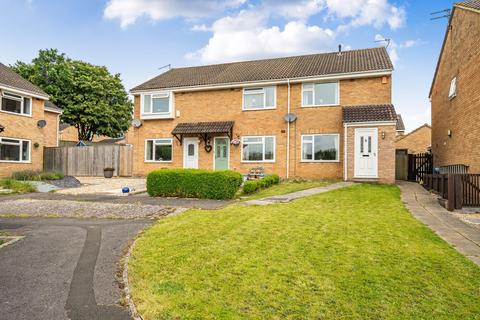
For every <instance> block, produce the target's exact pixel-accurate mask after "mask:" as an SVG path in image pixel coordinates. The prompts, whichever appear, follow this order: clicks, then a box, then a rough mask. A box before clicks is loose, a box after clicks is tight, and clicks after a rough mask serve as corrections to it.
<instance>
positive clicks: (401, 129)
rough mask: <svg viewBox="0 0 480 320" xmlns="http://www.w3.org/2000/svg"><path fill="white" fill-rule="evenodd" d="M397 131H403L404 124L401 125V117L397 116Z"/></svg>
mask: <svg viewBox="0 0 480 320" xmlns="http://www.w3.org/2000/svg"><path fill="white" fill-rule="evenodd" d="M397 131H405V124H404V123H403V119H402V115H401V114H400V113H399V114H397Z"/></svg>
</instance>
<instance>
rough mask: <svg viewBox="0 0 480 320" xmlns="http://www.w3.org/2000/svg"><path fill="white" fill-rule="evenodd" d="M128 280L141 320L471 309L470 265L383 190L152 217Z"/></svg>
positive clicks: (478, 284)
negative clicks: (151, 223)
mask: <svg viewBox="0 0 480 320" xmlns="http://www.w3.org/2000/svg"><path fill="white" fill-rule="evenodd" d="M129 275H130V285H131V290H132V296H133V299H134V301H135V303H136V305H137V307H138V310H139V312H140V313H141V314H142V316H143V317H144V319H146V320H148V319H214V318H215V319H216V318H218V319H245V318H246V319H473V318H476V317H478V315H479V314H480V304H479V303H478V301H479V299H480V268H479V267H478V266H476V265H475V264H474V263H473V262H471V261H470V260H468V259H467V258H465V257H464V256H462V255H461V254H460V253H458V252H457V251H455V249H453V248H452V247H451V246H449V245H448V244H447V243H446V242H444V241H443V240H441V239H440V238H439V237H438V236H436V235H435V234H434V233H433V232H432V231H431V230H430V229H428V228H427V227H426V226H424V225H423V224H421V223H420V222H419V221H417V220H416V219H415V218H413V217H412V215H411V214H410V213H409V212H408V211H407V210H406V209H405V207H404V205H403V204H402V202H401V200H400V192H399V189H398V188H397V187H394V186H382V185H359V186H353V187H350V188H344V189H339V190H335V191H332V192H328V193H324V194H320V195H316V196H312V197H308V198H303V199H299V200H296V201H293V202H291V203H288V204H277V205H269V206H262V207H259V206H248V207H244V206H240V205H235V206H230V207H227V208H225V209H222V210H215V211H201V210H191V211H188V212H185V213H183V214H181V215H178V216H175V217H171V218H168V219H163V220H160V221H159V222H158V223H157V224H156V225H154V226H153V227H152V228H150V229H149V230H147V231H146V232H145V234H144V235H143V237H142V238H140V239H139V240H138V241H137V243H136V246H135V248H134V250H133V253H132V256H131V258H130V262H129Z"/></svg>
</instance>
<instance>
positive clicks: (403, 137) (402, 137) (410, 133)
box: [397, 123, 432, 141]
mask: <svg viewBox="0 0 480 320" xmlns="http://www.w3.org/2000/svg"><path fill="white" fill-rule="evenodd" d="M422 128H427V129H432V127H431V126H430V125H429V124H428V123H425V124H423V125H421V126H420V127H418V128H416V129H415V130H412V131H410V132H409V133H407V134H405V135H403V136H399V137H397V141H400V140H402V139H405V138H406V137H408V136H410V135H412V134H414V133H415V132H417V131H419V130H420V129H422Z"/></svg>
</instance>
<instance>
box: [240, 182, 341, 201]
mask: <svg viewBox="0 0 480 320" xmlns="http://www.w3.org/2000/svg"><path fill="white" fill-rule="evenodd" d="M333 182H334V181H333V180H306V181H288V180H283V181H281V182H280V184H277V185H273V186H271V187H270V188H267V189H263V190H261V191H259V192H256V193H254V194H251V195H248V196H243V195H242V200H252V199H260V198H267V197H272V196H276V195H282V194H287V193H291V192H295V191H300V190H305V189H309V188H316V187H323V186H326V185H328V184H331V183H333ZM240 191H241V190H240Z"/></svg>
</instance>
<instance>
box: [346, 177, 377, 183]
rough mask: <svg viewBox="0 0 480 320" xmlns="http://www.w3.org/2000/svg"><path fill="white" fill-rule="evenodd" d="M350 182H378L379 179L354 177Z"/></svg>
mask: <svg viewBox="0 0 480 320" xmlns="http://www.w3.org/2000/svg"><path fill="white" fill-rule="evenodd" d="M352 181H354V182H378V181H380V179H379V178H356V177H354V178H353V179H352Z"/></svg>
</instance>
